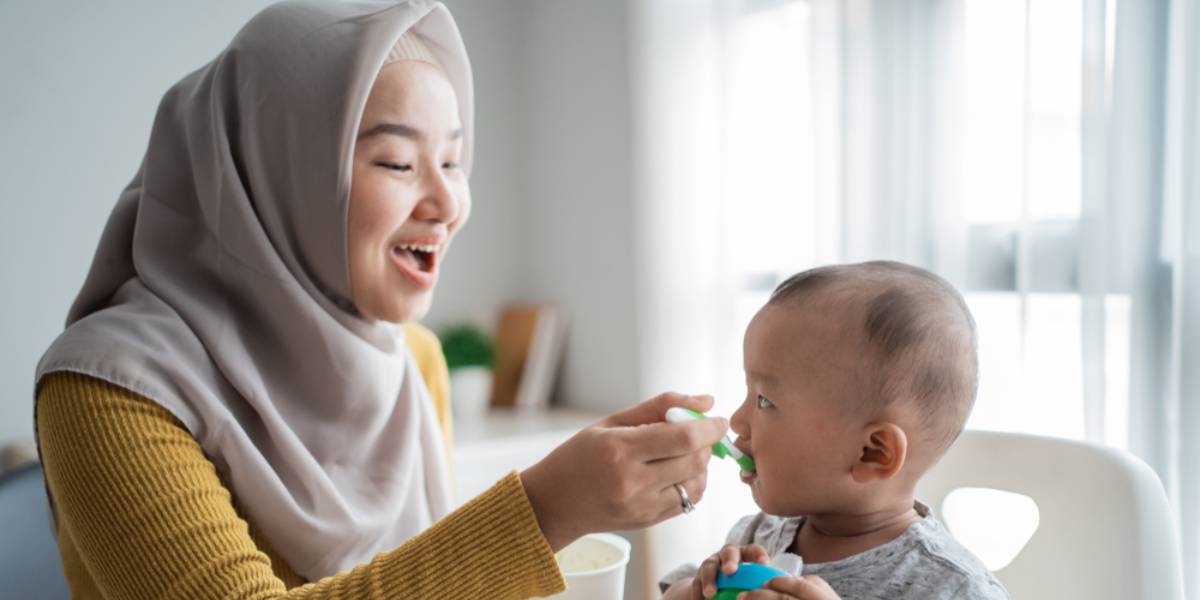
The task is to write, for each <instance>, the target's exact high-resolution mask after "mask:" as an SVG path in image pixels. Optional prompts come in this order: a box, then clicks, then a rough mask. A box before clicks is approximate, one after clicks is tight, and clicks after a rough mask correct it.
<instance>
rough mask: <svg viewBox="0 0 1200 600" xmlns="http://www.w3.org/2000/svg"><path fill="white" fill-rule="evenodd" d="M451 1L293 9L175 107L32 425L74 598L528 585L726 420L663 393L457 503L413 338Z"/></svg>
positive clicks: (51, 353) (445, 132) (431, 275)
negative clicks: (672, 417) (670, 418)
mask: <svg viewBox="0 0 1200 600" xmlns="http://www.w3.org/2000/svg"><path fill="white" fill-rule="evenodd" d="M473 141H474V140H473V132H472V91H471V74H470V67H469V65H468V62H467V56H466V51H465V49H464V48H463V44H462V40H461V39H460V37H459V34H458V30H457V28H456V26H455V24H454V21H453V20H452V18H451V17H450V14H449V12H448V11H446V9H445V8H444V7H442V6H441V5H440V4H437V3H432V2H424V1H420V0H416V1H413V2H408V3H401V4H371V3H361V2H360V3H316V2H296V1H289V2H285V3H281V4H277V5H275V6H272V7H270V8H268V9H266V10H264V11H263V12H262V13H260V14H259V15H257V16H256V17H255V18H254V19H252V20H251V21H250V23H248V24H247V25H246V26H245V27H244V28H243V29H242V31H241V32H239V33H238V34H237V36H236V37H235V38H234V39H233V41H232V42H231V43H230V45H229V47H228V48H227V49H226V50H224V51H223V52H222V53H221V54H220V55H219V56H218V57H217V58H216V59H215V60H213V61H212V62H211V63H209V64H208V65H206V66H204V67H202V68H201V69H199V70H198V71H196V72H194V73H192V74H191V75H189V76H187V77H186V78H184V79H183V80H182V81H180V82H179V83H178V84H176V85H175V86H174V87H172V88H171V90H170V91H168V92H167V94H166V95H165V96H164V98H163V100H162V103H161V105H160V107H159V111H158V115H157V117H156V119H155V122H154V126H153V130H152V133H151V137H150V143H149V147H148V149H147V152H146V156H145V158H144V160H143V163H142V165H141V168H140V169H139V171H138V173H137V175H136V176H135V177H134V179H133V181H132V182H131V183H130V185H129V186H128V187H127V188H126V189H125V191H124V192H123V193H122V195H121V196H120V198H119V200H118V202H117V205H116V207H115V209H114V210H113V213H112V216H111V218H110V220H109V222H108V224H107V226H106V227H105V229H104V233H103V235H102V236H101V240H100V245H99V248H98V250H97V253H96V257H95V259H94V262H93V264H92V267H91V270H90V272H89V274H88V277H87V279H86V281H85V283H84V285H83V289H82V291H81V292H80V294H79V296H78V298H77V299H76V301H75V303H74V305H73V306H72V308H71V311H70V314H69V316H68V320H67V328H66V330H65V331H64V332H63V333H62V335H60V336H59V338H58V339H57V340H56V341H55V342H54V343H53V345H52V346H51V347H50V349H49V350H48V351H47V352H46V355H45V356H44V357H43V359H42V361H41V363H40V364H39V365H38V370H37V389H36V393H35V397H36V425H37V432H38V437H39V450H40V452H41V456H42V460H43V463H44V467H45V473H46V479H47V488H48V492H49V494H50V497H51V503H52V507H53V509H54V515H55V517H56V523H55V526H56V530H57V533H58V537H59V544H60V548H61V553H62V559H63V567H64V570H65V572H66V576H67V580H68V583H69V585H70V587H71V589H72V591H73V592H74V594H75V595H76V596H77V597H86V598H93V597H94V598H101V597H102V598H188V599H198V598H284V597H287V598H292V597H296V598H300V597H304V598H401V597H403V598H485V597H486V598H524V597H530V596H538V595H546V594H551V593H555V592H558V591H561V590H563V589H564V583H563V579H562V576H561V574H560V572H559V570H558V567H557V564H556V562H555V560H554V555H553V553H554V552H555V551H557V550H558V549H560V548H562V547H563V546H565V545H566V544H568V543H570V542H571V541H572V540H574V539H576V538H578V537H580V536H582V535H584V534H586V533H589V532H595V531H604V530H613V529H630V528H637V527H644V526H647V525H650V524H653V523H656V522H659V521H661V520H664V519H666V518H669V517H672V516H674V515H677V514H679V513H680V512H686V511H687V510H689V509H690V507H691V503H692V502H693V501H698V499H699V498H700V496H701V494H702V493H703V490H704V486H705V464H706V462H707V460H708V457H709V451H708V450H707V448H708V446H709V445H710V444H711V443H713V442H715V441H716V440H717V439H719V438H720V437H721V436H722V435H723V434H724V430H725V427H726V423H725V421H724V420H722V419H710V420H707V421H701V422H695V423H690V424H668V423H663V422H661V421H662V417H663V414H664V413H665V411H666V409H667V408H668V407H670V406H676V405H680V406H688V407H692V408H696V409H699V410H706V409H708V408H710V406H711V398H707V397H687V396H682V395H676V394H664V395H662V396H659V397H658V398H655V399H652V400H649V401H647V402H644V403H642V404H639V405H637V406H634V407H632V408H630V409H627V410H625V411H623V412H620V413H617V414H614V415H612V416H610V417H609V418H607V419H605V420H604V421H602V422H601V423H598V424H597V425H595V426H593V427H590V428H588V429H585V430H583V431H582V432H580V433H579V434H578V435H576V436H575V437H573V438H572V439H570V440H568V441H567V442H566V443H564V444H563V446H561V447H559V448H557V449H556V450H554V451H553V452H552V453H551V454H550V455H548V456H547V457H546V458H545V459H543V460H542V461H541V462H539V463H538V464H537V465H535V466H533V467H531V468H529V469H527V470H526V471H524V472H520V473H518V472H515V471H514V472H513V473H511V474H509V475H508V476H507V477H505V478H503V479H502V480H500V481H499V482H497V483H496V484H495V485H494V486H493V487H492V488H491V489H489V490H488V491H486V492H484V493H483V494H481V495H480V496H479V497H477V498H474V499H472V500H469V501H468V502H466V503H465V504H464V505H463V506H462V507H461V508H459V509H458V510H456V511H454V512H450V506H451V500H450V497H449V493H448V491H447V489H448V474H447V460H446V456H447V451H448V449H447V446H448V441H449V439H450V438H449V416H448V409H447V383H446V367H445V363H444V361H443V359H442V358H441V354H440V348H439V347H438V345H437V340H436V338H434V337H433V336H432V334H430V333H429V332H428V331H427V330H425V329H422V328H421V327H419V326H417V325H415V324H414V323H413V322H414V320H415V319H417V318H419V317H421V316H422V315H423V314H424V313H425V311H426V310H427V309H428V307H429V305H430V302H431V298H432V290H433V288H434V286H435V284H436V283H437V276H438V271H439V268H440V265H441V261H442V259H443V257H444V254H445V252H446V249H447V247H448V245H449V243H450V241H451V240H452V239H453V236H454V234H455V233H456V232H457V231H458V230H459V229H460V228H461V227H462V225H463V224H464V223H465V222H466V221H467V218H468V215H469V214H470V207H471V202H470V196H469V190H468V185H467V176H468V174H469V172H470V168H471V147H472V143H473Z"/></svg>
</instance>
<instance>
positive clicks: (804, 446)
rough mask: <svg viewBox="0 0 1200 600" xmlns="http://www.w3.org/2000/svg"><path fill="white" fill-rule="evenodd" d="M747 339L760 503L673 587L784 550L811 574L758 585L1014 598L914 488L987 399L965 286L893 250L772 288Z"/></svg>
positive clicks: (746, 422) (743, 433) (837, 594)
mask: <svg viewBox="0 0 1200 600" xmlns="http://www.w3.org/2000/svg"><path fill="white" fill-rule="evenodd" d="M744 344H745V347H744V349H745V371H746V399H745V401H744V402H743V403H742V405H741V407H740V408H738V410H737V412H735V413H734V414H733V417H732V419H731V420H730V424H731V426H732V428H733V430H734V431H735V432H736V433H737V434H738V436H739V437H738V440H737V443H736V445H737V446H738V448H739V449H740V450H742V451H743V452H745V453H746V454H748V455H751V456H753V458H754V462H755V463H756V465H757V470H756V472H755V473H752V474H750V473H745V472H743V473H742V481H743V482H744V483H746V485H748V486H750V490H751V492H752V493H753V496H754V501H755V502H756V503H757V504H758V506H759V507H760V508H761V509H762V512H760V513H758V514H756V515H750V516H747V517H745V518H743V519H742V520H740V521H739V522H738V523H737V524H736V525H735V526H734V527H733V529H732V531H730V533H729V537H728V539H727V544H728V545H727V546H725V547H724V548H722V549H721V551H720V552H718V553H717V554H714V555H713V556H711V557H710V558H709V559H707V560H706V561H704V563H702V564H701V566H700V567H699V568H698V569H697V567H695V566H694V565H685V566H682V567H679V568H677V569H675V570H674V571H672V572H671V573H669V574H668V575H667V576H666V577H665V578H663V580H662V581H661V582H660V587H661V588H662V589H663V590H664V591H665V596H664V597H665V598H680V599H700V598H709V597H712V596H713V595H714V594H715V593H716V583H715V580H716V574H717V570H718V568H719V569H721V570H722V571H723V572H725V573H727V574H728V573H732V572H733V571H734V570H735V569H736V567H737V564H738V562H767V561H768V560H770V559H773V558H776V557H778V556H779V555H780V554H784V553H792V554H796V555H798V556H799V557H801V559H802V560H803V564H804V566H803V573H802V575H803V576H796V577H778V578H776V579H774V580H772V581H770V582H769V583H768V585H767V589H769V590H773V591H771V592H757V593H751V594H748V595H747V597H748V598H755V597H756V596H758V595H761V596H762V597H763V598H821V599H824V598H854V599H873V598H879V599H884V598H887V599H889V600H900V599H906V598H914V599H915V598H920V599H922V600H927V599H931V598H968V599H992V598H1008V597H1009V596H1008V592H1007V591H1005V589H1004V587H1003V586H1001V585H1000V582H998V581H997V580H996V578H995V577H993V576H992V575H991V573H989V572H988V570H987V569H986V568H985V567H984V566H983V564H982V563H980V562H979V560H978V559H977V558H975V557H974V556H973V555H971V553H970V552H968V551H967V550H966V549H965V548H964V547H963V546H962V545H960V544H959V543H958V542H957V541H955V540H954V538H953V537H951V536H950V533H949V532H948V531H947V530H946V529H945V528H944V527H943V526H942V525H941V524H940V523H939V522H938V521H937V520H936V519H935V518H934V517H933V516H932V515H930V513H929V508H928V507H926V506H925V505H923V504H921V503H920V502H917V501H916V500H915V498H914V490H915V488H916V486H917V482H918V481H919V480H920V479H921V476H922V475H924V474H925V473H926V472H927V471H928V470H929V469H930V467H932V466H933V465H934V464H935V463H936V462H937V460H938V459H939V458H940V457H941V456H942V455H943V454H944V453H945V452H946V450H947V449H948V448H949V447H950V445H951V444H952V443H953V442H954V440H955V439H956V438H957V437H958V434H959V432H961V431H962V428H963V424H964V423H965V422H966V420H967V415H968V414H969V413H970V411H971V407H972V405H973V404H974V402H975V388H976V381H977V361H976V355H975V324H974V321H973V319H972V318H971V314H970V312H969V311H968V310H967V306H966V304H965V303H964V302H963V299H962V296H961V295H959V293H958V292H957V291H956V290H955V289H954V287H953V286H951V285H950V284H949V283H947V282H946V281H945V280H943V279H942V278H940V277H938V276H937V275H934V274H932V273H930V272H928V271H925V270H923V269H919V268H916V267H912V266H908V265H904V264H900V263H894V262H869V263H862V264H854V265H837V266H829V267H821V268H817V269H812V270H809V271H805V272H803V273H800V274H798V275H795V276H793V277H792V278H790V279H788V280H787V281H785V282H783V284H781V285H780V286H779V287H778V288H777V289H776V290H775V292H774V293H773V294H772V295H771V299H770V300H769V301H768V302H767V304H766V306H764V307H763V308H762V309H761V310H759V312H758V314H757V315H755V317H754V319H753V321H751V323H750V326H749V327H748V328H747V330H746V336H745V342H744Z"/></svg>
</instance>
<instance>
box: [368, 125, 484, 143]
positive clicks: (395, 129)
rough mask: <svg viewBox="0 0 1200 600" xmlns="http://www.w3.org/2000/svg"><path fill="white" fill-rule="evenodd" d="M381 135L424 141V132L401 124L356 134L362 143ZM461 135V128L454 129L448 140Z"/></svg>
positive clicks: (375, 127)
mask: <svg viewBox="0 0 1200 600" xmlns="http://www.w3.org/2000/svg"><path fill="white" fill-rule="evenodd" d="M383 134H387V135H396V136H400V137H402V138H408V139H410V140H414V141H418V142H420V141H423V140H424V139H425V132H423V131H421V130H420V129H417V128H416V127H413V126H411V125H405V124H403V123H380V124H378V125H376V126H374V127H372V128H370V129H368V130H366V131H364V132H362V133H360V134H358V141H362V140H365V139H367V138H369V137H374V136H377V135H383ZM462 134H463V130H462V128H461V127H459V128H458V129H455V130H454V131H451V132H450V139H451V140H457V139H459V138H461V137H462Z"/></svg>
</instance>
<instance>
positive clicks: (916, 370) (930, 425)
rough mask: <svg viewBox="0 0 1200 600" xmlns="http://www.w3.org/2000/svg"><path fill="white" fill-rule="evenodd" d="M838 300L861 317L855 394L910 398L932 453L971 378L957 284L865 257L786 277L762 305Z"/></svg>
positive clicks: (961, 408)
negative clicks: (859, 363) (856, 389)
mask: <svg viewBox="0 0 1200 600" xmlns="http://www.w3.org/2000/svg"><path fill="white" fill-rule="evenodd" d="M816 303H819V305H820V306H833V307H843V308H845V309H846V310H848V311H850V313H849V314H850V315H851V318H853V319H858V320H859V321H860V323H861V333H862V334H863V336H862V343H863V356H864V358H865V360H864V362H863V364H862V365H861V370H860V372H859V376H858V377H856V378H855V380H856V381H857V382H859V384H860V385H862V386H863V387H862V388H861V389H859V390H858V392H859V394H860V395H861V396H862V397H863V398H862V399H863V400H864V401H865V402H866V403H869V404H867V406H868V407H870V406H871V405H872V404H873V405H874V407H875V408H878V409H882V408H884V407H886V406H889V405H891V404H894V403H898V402H912V403H913V404H914V406H915V408H916V409H917V414H918V415H919V418H920V420H921V423H922V425H923V426H924V429H925V432H926V433H927V434H928V440H929V441H930V442H931V443H932V445H933V450H934V452H935V455H940V454H941V453H942V452H944V451H945V450H946V449H947V448H949V447H950V445H951V444H953V443H954V440H955V439H957V437H958V435H959V433H961V432H962V429H963V426H964V424H965V423H966V420H967V416H968V415H969V414H970V412H971V408H972V407H973V406H974V404H975V394H976V390H977V388H978V381H979V375H978V373H979V364H978V358H977V352H976V333H975V320H974V318H972V317H971V311H970V310H968V309H967V304H966V302H965V301H964V300H963V297H962V295H961V294H959V293H958V290H956V289H954V286H952V285H950V283H949V282H947V281H946V280H945V279H942V278H941V277H939V276H937V275H935V274H933V273H931V272H929V271H926V270H925V269H921V268H918V267H914V266H912V265H907V264H904V263H899V262H892V261H873V262H865V263H858V264H848V265H831V266H824V267H818V268H815V269H810V270H808V271H804V272H802V273H798V274H796V275H793V276H792V277H790V278H788V279H787V280H786V281H784V282H783V283H782V284H780V285H779V287H777V288H776V289H775V291H774V292H773V293H772V294H771V298H770V300H769V301H768V302H767V305H768V306H772V305H784V304H787V305H791V306H796V307H811V306H816V305H818V304H816Z"/></svg>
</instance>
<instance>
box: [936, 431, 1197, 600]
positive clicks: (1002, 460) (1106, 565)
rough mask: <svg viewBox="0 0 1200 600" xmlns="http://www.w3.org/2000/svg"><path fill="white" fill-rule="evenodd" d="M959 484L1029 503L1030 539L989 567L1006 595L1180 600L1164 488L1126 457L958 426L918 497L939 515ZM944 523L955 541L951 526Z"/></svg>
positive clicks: (1079, 444)
mask: <svg viewBox="0 0 1200 600" xmlns="http://www.w3.org/2000/svg"><path fill="white" fill-rule="evenodd" d="M961 488H985V489H995V490H1001V491H1005V492H1010V493H1015V494H1021V495H1024V496H1028V497H1029V498H1031V499H1032V500H1033V501H1034V502H1035V503H1036V504H1037V509H1038V517H1039V518H1038V527H1037V529H1036V531H1035V532H1034V533H1033V536H1032V537H1031V538H1030V539H1029V542H1028V543H1027V544H1026V545H1025V546H1024V548H1022V549H1021V551H1020V553H1019V554H1017V555H1016V558H1014V559H1013V560H1012V562H1011V563H1009V564H1008V565H1007V566H1005V567H1003V568H1001V569H999V570H997V571H996V576H997V577H998V578H999V579H1000V581H1001V582H1002V583H1003V584H1004V586H1005V587H1006V588H1008V591H1009V593H1010V594H1012V597H1013V598H1019V599H1021V600H1036V599H1039V598H1047V599H1049V598H1054V599H1056V600H1072V599H1076V598H1078V599H1081V600H1082V599H1085V598H1086V599H1088V600H1105V599H1110V598H1111V599H1113V600H1118V599H1119V600H1130V599H1134V598H1139V599H1150V598H1153V599H1155V600H1182V599H1183V570H1182V569H1183V567H1182V561H1181V558H1180V550H1179V542H1178V537H1177V535H1176V528H1175V527H1174V524H1173V523H1174V522H1173V519H1172V517H1171V510H1170V506H1169V505H1168V503H1167V497H1166V493H1165V492H1164V491H1163V486H1162V483H1161V482H1160V481H1159V479H1158V477H1157V476H1156V475H1155V473H1154V471H1153V470H1151V469H1150V467H1149V466H1147V465H1146V464H1145V463H1143V462H1142V461H1141V460H1139V459H1137V458H1135V457H1134V456H1133V455H1131V454H1129V453H1126V452H1122V451H1119V450H1116V449H1113V448H1107V447H1103V446H1099V445H1095V444H1088V443H1083V442H1075V441H1070V440H1064V439H1056V438H1047V437H1040V436H1032V435H1021V434H1011V433H997V432H986V431H964V432H963V434H962V436H961V437H960V438H959V439H958V441H957V442H955V444H954V446H953V447H952V448H951V449H950V451H949V452H948V453H947V454H946V456H945V457H944V458H942V460H941V462H940V463H938V464H937V465H936V466H935V467H934V468H933V469H932V470H931V471H930V472H929V473H928V474H926V476H925V478H924V479H923V480H922V482H921V484H920V485H919V486H918V488H917V497H918V498H919V499H921V500H922V501H923V502H925V503H927V504H929V506H930V507H931V508H932V509H933V511H934V514H935V515H937V516H938V517H939V518H942V517H943V514H944V511H943V509H944V501H945V499H946V496H947V495H948V494H950V493H951V492H953V491H954V490H956V489H961ZM987 518H990V519H1001V520H1003V519H1005V515H1003V514H995V515H989V516H988V517H987ZM943 521H945V519H943ZM946 525H947V526H948V527H950V531H951V533H954V534H955V536H956V537H960V539H962V537H961V534H962V532H960V531H956V530H955V524H954V523H946ZM969 525H970V524H969V523H966V524H959V525H958V527H959V529H964V528H965V527H964V526H969ZM967 546H968V548H969V549H970V544H967ZM977 553H978V551H977Z"/></svg>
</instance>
